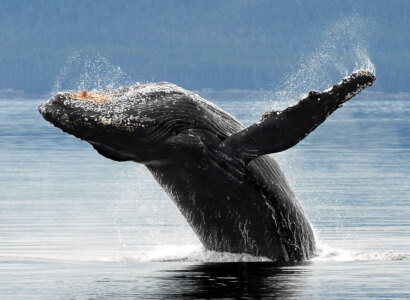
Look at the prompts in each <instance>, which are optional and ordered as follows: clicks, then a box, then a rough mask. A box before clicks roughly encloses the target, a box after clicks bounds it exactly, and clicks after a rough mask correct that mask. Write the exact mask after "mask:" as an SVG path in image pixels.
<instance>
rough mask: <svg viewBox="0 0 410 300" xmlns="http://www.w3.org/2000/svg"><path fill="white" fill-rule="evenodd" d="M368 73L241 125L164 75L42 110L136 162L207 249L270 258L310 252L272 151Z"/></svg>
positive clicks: (109, 153)
mask: <svg viewBox="0 0 410 300" xmlns="http://www.w3.org/2000/svg"><path fill="white" fill-rule="evenodd" d="M374 80H375V77H374V75H373V74H371V73H369V72H365V71H360V72H358V73H354V74H352V75H351V76H350V77H349V78H345V79H344V80H343V81H342V82H341V83H340V84H337V85H335V86H333V88H332V89H329V90H327V91H325V92H323V93H318V92H310V93H309V95H308V96H307V97H306V98H305V99H303V100H301V101H300V102H299V103H298V104H297V105H295V106H293V107H290V108H288V109H286V110H284V111H281V112H270V113H266V114H265V115H264V116H263V118H262V120H261V121H260V122H258V123H256V124H254V125H251V126H249V127H247V128H245V127H244V126H243V125H242V124H241V123H240V122H238V121H237V120H236V119H235V118H234V117H232V116H231V115H229V114H228V113H226V112H224V111H223V110H221V109H219V108H218V107H216V106H215V105H213V104H211V103H209V102H207V101H206V100H204V99H203V98H201V97H200V96H198V95H196V94H194V93H192V92H189V91H187V90H184V89H182V88H180V87H177V86H175V85H173V84H169V83H152V84H146V85H136V86H132V87H129V88H122V89H119V90H114V91H105V92H103V93H101V94H98V95H95V94H94V95H89V94H86V93H85V94H84V95H77V94H71V93H60V94H58V95H56V96H55V97H53V98H51V99H50V100H49V101H48V102H46V103H44V104H42V105H40V107H39V110H40V112H41V114H42V115H43V116H44V118H45V119H46V120H48V121H50V122H51V123H53V124H54V125H55V126H57V127H59V128H61V129H62V130H64V131H65V132H68V133H70V134H73V135H75V136H76V137H79V138H81V139H84V140H86V141H88V142H89V143H90V144H91V145H92V146H93V147H94V148H95V149H96V150H97V151H98V152H99V153H100V154H102V155H103V156H105V157H107V158H110V159H113V160H116V161H128V160H132V161H135V162H139V163H143V164H144V165H145V166H146V167H147V168H148V169H149V170H150V172H151V173H152V174H153V176H154V177H155V179H156V180H157V181H158V183H159V184H160V185H161V186H162V187H163V188H164V189H165V191H166V192H167V193H168V195H169V196H170V198H171V199H172V200H173V201H174V203H175V204H176V205H177V207H178V208H179V210H180V211H181V213H182V214H183V215H184V217H185V218H186V220H187V221H188V223H189V224H190V225H191V227H192V228H193V230H194V231H195V233H196V235H197V236H198V238H199V239H200V241H201V242H202V243H203V245H204V246H205V248H207V249H210V250H215V251H227V252H234V253H249V254H252V255H257V256H265V257H268V258H271V259H273V260H275V261H300V260H304V259H308V258H309V257H311V256H312V255H313V254H314V251H315V240H314V234H313V231H312V227H311V225H310V223H309V221H308V219H307V216H306V214H305V212H304V210H303V208H302V206H301V204H300V203H299V201H298V200H297V199H296V197H295V195H294V193H293V192H292V190H291V189H290V187H289V185H288V183H287V181H286V179H285V177H284V175H283V173H282V171H281V170H280V168H279V166H278V165H277V163H276V162H275V161H274V159H273V158H272V157H270V156H268V155H265V154H269V153H274V152H279V151H283V150H286V149H288V148H290V147H292V146H293V145H295V144H296V143H298V142H299V141H300V140H301V139H303V138H304V137H305V136H306V135H307V134H308V133H309V132H311V131H312V130H313V129H314V128H315V127H316V126H318V125H319V124H320V123H321V122H323V121H324V120H325V119H326V117H327V116H328V115H329V114H330V113H332V112H333V111H334V110H336V109H337V108H338V107H340V106H341V105H342V103H344V102H345V101H347V100H349V99H350V98H352V97H353V96H354V95H355V94H356V93H358V92H360V90H362V89H363V88H365V87H367V86H368V85H371V84H372V83H373V82H374Z"/></svg>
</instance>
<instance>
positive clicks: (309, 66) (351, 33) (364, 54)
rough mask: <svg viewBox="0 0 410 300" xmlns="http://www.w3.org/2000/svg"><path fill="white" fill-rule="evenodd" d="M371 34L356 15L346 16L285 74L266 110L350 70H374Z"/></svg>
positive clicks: (283, 105)
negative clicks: (295, 67) (370, 51)
mask: <svg viewBox="0 0 410 300" xmlns="http://www.w3.org/2000/svg"><path fill="white" fill-rule="evenodd" d="M370 33H371V24H370V23H369V22H368V21H366V20H363V19H362V18H360V17H358V16H349V17H345V18H343V19H341V20H340V21H338V22H336V23H335V24H334V25H333V26H331V27H330V28H329V29H327V30H325V31H324V32H323V34H322V35H321V37H320V38H319V41H318V43H317V45H316V47H315V50H314V51H312V52H311V53H309V54H308V55H303V56H302V58H301V62H300V63H299V67H298V68H297V70H296V72H294V73H290V74H286V75H285V79H284V81H283V82H282V84H281V85H280V86H279V87H278V88H276V89H274V91H273V93H272V94H271V95H269V99H268V103H267V104H268V105H269V109H270V110H271V109H272V106H273V109H274V110H279V109H284V108H286V107H288V106H290V105H292V104H295V103H296V102H297V101H298V100H299V99H300V98H302V97H303V95H304V94H306V93H307V92H308V91H310V90H319V91H320V90H325V89H326V88H328V87H329V86H331V85H332V84H334V83H335V82H339V81H340V80H341V78H343V77H345V76H348V75H349V74H351V73H352V72H353V71H357V70H360V69H364V70H369V71H371V72H372V73H375V72H376V69H375V66H374V64H373V62H372V61H371V59H370V56H369V54H368V42H367V41H368V40H369V38H370ZM269 100H270V101H269ZM272 100H273V101H272Z"/></svg>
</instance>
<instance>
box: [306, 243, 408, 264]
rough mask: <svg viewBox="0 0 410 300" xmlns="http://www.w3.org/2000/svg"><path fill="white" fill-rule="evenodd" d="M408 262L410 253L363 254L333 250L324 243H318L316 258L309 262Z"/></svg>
mask: <svg viewBox="0 0 410 300" xmlns="http://www.w3.org/2000/svg"><path fill="white" fill-rule="evenodd" d="M394 260H410V253H397V252H393V251H387V252H363V251H357V250H355V251H353V250H345V249H337V248H333V247H331V246H329V245H327V244H325V243H322V242H318V244H317V250H316V256H315V257H314V258H312V259H311V261H330V262H331V261H394Z"/></svg>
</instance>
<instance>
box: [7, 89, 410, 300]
mask: <svg viewBox="0 0 410 300" xmlns="http://www.w3.org/2000/svg"><path fill="white" fill-rule="evenodd" d="M203 95H204V96H206V98H208V99H210V100H212V101H213V102H214V103H216V104H217V105H218V106H220V107H221V108H223V109H225V110H226V111H228V112H230V113H231V114H232V115H234V116H236V117H237V118H238V119H239V120H240V121H242V122H243V123H244V124H247V125H248V124H252V123H253V122H255V121H257V120H259V119H260V116H261V115H262V114H263V113H264V112H265V111H266V110H267V109H270V108H272V107H273V102H274V100H272V99H269V97H266V95H263V93H253V92H240V91H236V92H232V93H217V92H214V93H212V92H209V93H205V92H204V93H203ZM44 100H46V99H0V171H1V172H0V299H122V298H131V299H164V298H166V299H173V298H183V299H189V298H195V299H200V298H218V297H225V298H239V297H244V298H246V297H249V298H252V297H278V298H289V299H292V298H294V299H366V298H382V299H409V298H410V95H408V94H379V93H370V92H369V93H362V94H361V95H359V96H357V97H356V98H354V99H353V100H351V101H350V102H348V103H346V104H345V105H344V107H343V108H341V109H340V110H338V111H336V112H335V113H334V114H333V115H332V116H331V117H330V118H329V119H328V120H327V121H326V122H325V123H324V124H322V125H321V126H319V127H318V128H317V129H316V130H315V131H314V132H313V133H311V134H310V135H309V136H308V137H307V138H306V139H305V140H303V141H302V142H301V143H300V144H298V145H297V146H295V147H293V148H292V149H290V150H288V151H285V152H283V153H278V154H275V155H273V156H274V157H275V158H276V159H277V160H278V161H279V163H280V165H281V167H282V168H283V170H284V172H285V175H286V176H287V178H288V180H289V182H290V184H291V186H292V187H293V189H294V191H295V193H296V195H297V196H298V198H299V199H300V201H301V202H302V204H303V206H304V208H305V210H306V212H307V214H308V216H309V219H310V220H311V222H312V224H313V226H314V228H315V230H316V237H317V241H318V245H319V247H318V253H317V256H316V257H315V258H313V259H311V260H309V261H306V262H302V263H294V264H288V265H277V264H275V263H273V262H270V261H268V260H267V259H264V258H257V257H252V256H249V255H241V254H230V253H215V252H211V251H206V250H204V249H203V247H202V246H201V244H200V243H199V241H198V239H197V238H196V236H195V235H194V233H193V232H192V230H191V229H190V227H189V226H188V224H187V222H186V221H185V220H184V218H183V217H182V216H181V214H180V213H179V211H178V209H177V208H176V207H175V206H174V204H173V203H172V201H171V200H170V199H169V198H168V197H167V196H166V194H165V193H164V191H162V189H161V188H160V187H159V185H158V184H157V183H156V182H155V180H154V179H153V178H152V176H151V175H150V173H149V172H148V171H147V170H146V169H145V168H144V167H143V166H141V165H137V164H135V163H130V162H126V163H118V162H113V161H110V160H108V159H105V158H103V157H102V156H100V155H98V154H97V153H96V152H95V151H94V150H93V149H92V147H91V146H90V145H88V144H87V143H85V142H82V141H80V140H78V139H75V138H73V137H72V136H69V135H67V134H64V133H62V132H61V131H60V130H59V129H57V128H55V127H53V126H51V125H50V124H49V123H47V122H45V121H44V120H43V119H42V117H41V116H40V114H39V113H38V111H37V106H38V104H40V103H41V102H43V101H44Z"/></svg>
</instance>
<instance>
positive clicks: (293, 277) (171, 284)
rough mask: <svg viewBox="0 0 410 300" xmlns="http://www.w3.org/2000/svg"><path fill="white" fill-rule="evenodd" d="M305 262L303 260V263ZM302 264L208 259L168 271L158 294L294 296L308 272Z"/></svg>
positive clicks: (194, 296)
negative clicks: (233, 261) (213, 261)
mask: <svg viewBox="0 0 410 300" xmlns="http://www.w3.org/2000/svg"><path fill="white" fill-rule="evenodd" d="M305 264H306V263H305ZM309 272H310V271H309V269H307V268H303V265H301V264H298V265H287V266H283V265H277V264H274V263H266V262H264V263H260V262H253V263H212V264H209V263H208V264H201V265H193V266H189V267H187V268H186V269H181V270H177V271H168V272H166V273H171V274H170V275H171V276H166V277H163V278H162V280H161V281H162V282H163V284H164V285H163V286H162V288H163V289H161V288H160V289H159V290H158V292H159V293H158V294H159V295H158V296H164V297H166V296H174V297H181V298H219V297H234V298H237V297H266V296H297V294H298V292H299V291H302V290H304V289H303V288H302V287H301V286H303V279H304V277H305V276H306V275H307V274H306V273H309Z"/></svg>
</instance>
